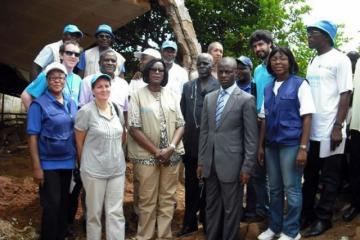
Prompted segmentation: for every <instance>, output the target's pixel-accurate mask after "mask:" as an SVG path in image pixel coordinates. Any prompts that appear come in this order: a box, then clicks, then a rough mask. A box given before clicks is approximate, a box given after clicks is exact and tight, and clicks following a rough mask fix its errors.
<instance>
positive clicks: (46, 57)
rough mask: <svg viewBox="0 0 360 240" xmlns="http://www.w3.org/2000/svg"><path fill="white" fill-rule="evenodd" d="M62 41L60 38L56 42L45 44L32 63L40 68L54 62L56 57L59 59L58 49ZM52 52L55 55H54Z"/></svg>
mask: <svg viewBox="0 0 360 240" xmlns="http://www.w3.org/2000/svg"><path fill="white" fill-rule="evenodd" d="M62 43H63V41H62V40H60V41H58V42H54V43H51V44H48V45H46V46H45V47H44V48H43V49H41V51H40V52H39V54H38V55H37V56H36V58H35V59H34V63H36V64H37V65H39V66H40V67H41V68H45V67H46V66H47V65H49V64H50V63H52V62H55V61H56V60H57V59H59V49H60V46H61V45H62ZM56 49H57V51H56ZM54 50H55V51H54ZM54 54H56V55H55V56H54Z"/></svg>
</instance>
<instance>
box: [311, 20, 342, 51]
mask: <svg viewBox="0 0 360 240" xmlns="http://www.w3.org/2000/svg"><path fill="white" fill-rule="evenodd" d="M311 28H317V29H319V30H321V31H323V32H324V33H326V34H327V35H328V36H329V37H330V39H331V42H332V45H334V41H335V36H336V32H337V26H336V25H335V24H334V23H332V22H331V21H328V20H321V21H318V22H315V23H313V24H310V25H308V26H307V27H306V29H307V30H308V31H309V29H311Z"/></svg>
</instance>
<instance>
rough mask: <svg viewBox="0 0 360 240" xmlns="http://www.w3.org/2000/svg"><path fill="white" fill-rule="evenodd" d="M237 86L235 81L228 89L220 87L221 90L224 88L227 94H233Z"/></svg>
mask: <svg viewBox="0 0 360 240" xmlns="http://www.w3.org/2000/svg"><path fill="white" fill-rule="evenodd" d="M236 87H237V86H236V83H235V82H234V84H233V85H231V86H230V87H228V88H227V89H223V88H222V87H220V91H221V90H224V91H225V92H226V93H227V94H229V95H231V94H232V92H233V91H234V89H235V88H236Z"/></svg>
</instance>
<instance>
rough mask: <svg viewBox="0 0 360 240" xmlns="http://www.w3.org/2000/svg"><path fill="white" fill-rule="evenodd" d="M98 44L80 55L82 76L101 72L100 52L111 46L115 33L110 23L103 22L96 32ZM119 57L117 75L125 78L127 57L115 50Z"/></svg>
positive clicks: (80, 72)
mask: <svg viewBox="0 0 360 240" xmlns="http://www.w3.org/2000/svg"><path fill="white" fill-rule="evenodd" d="M95 38H96V43H97V46H95V47H93V48H90V49H88V50H86V51H85V52H84V53H83V54H82V55H81V57H80V62H79V64H78V65H77V68H78V70H79V71H78V74H79V75H80V76H81V77H87V76H89V75H91V74H95V73H98V72H99V56H100V54H101V53H102V52H103V51H105V50H108V49H112V48H111V44H112V43H113V41H114V38H115V35H114V34H113V32H112V28H111V27H110V26H109V25H106V24H101V25H99V26H98V28H97V30H96V32H95ZM114 52H115V54H116V58H117V65H116V69H115V75H116V76H120V77H121V78H124V72H125V67H124V64H125V58H124V57H123V56H122V55H121V54H120V53H118V52H116V51H115V50H114Z"/></svg>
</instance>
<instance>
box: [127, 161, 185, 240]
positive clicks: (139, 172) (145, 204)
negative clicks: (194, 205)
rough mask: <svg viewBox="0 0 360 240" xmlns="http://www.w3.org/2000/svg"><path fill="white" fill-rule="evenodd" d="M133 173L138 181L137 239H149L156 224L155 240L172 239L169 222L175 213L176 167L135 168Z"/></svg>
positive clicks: (177, 168) (140, 166) (136, 165)
mask: <svg viewBox="0 0 360 240" xmlns="http://www.w3.org/2000/svg"><path fill="white" fill-rule="evenodd" d="M134 172H135V175H136V177H137V178H138V179H137V180H138V181H139V192H138V194H139V195H138V208H139V209H138V210H139V221H138V228H137V235H136V239H137V240H147V239H152V237H153V236H154V233H155V225H156V223H157V238H156V239H173V237H172V233H171V221H172V219H173V216H174V210H175V208H174V204H175V193H176V188H177V183H178V172H179V164H177V165H176V166H173V167H170V166H168V167H164V166H146V165H142V164H134Z"/></svg>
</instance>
